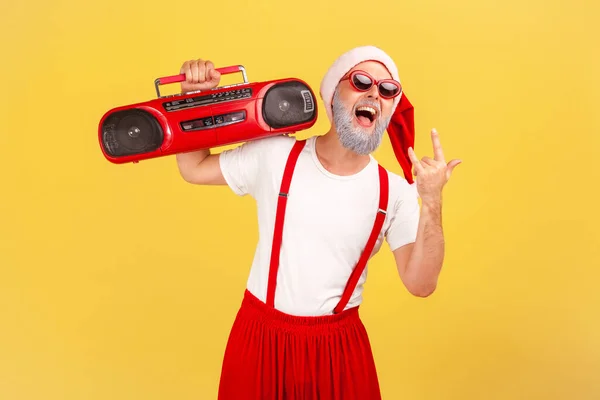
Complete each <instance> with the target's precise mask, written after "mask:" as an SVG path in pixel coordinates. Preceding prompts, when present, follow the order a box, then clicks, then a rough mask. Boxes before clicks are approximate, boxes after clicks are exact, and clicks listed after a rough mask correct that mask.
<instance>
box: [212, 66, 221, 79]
mask: <svg viewBox="0 0 600 400" xmlns="http://www.w3.org/2000/svg"><path fill="white" fill-rule="evenodd" d="M210 74H211V76H210V79H212V80H213V81H215V82H218V81H219V79H221V73H220V72H219V71H217V70H216V69H213V70H212V71H211V72H210Z"/></svg>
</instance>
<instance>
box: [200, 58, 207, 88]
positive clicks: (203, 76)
mask: <svg viewBox="0 0 600 400" xmlns="http://www.w3.org/2000/svg"><path fill="white" fill-rule="evenodd" d="M204 81H206V64H205V63H204V61H202V59H200V60H198V82H200V83H203V82H204Z"/></svg>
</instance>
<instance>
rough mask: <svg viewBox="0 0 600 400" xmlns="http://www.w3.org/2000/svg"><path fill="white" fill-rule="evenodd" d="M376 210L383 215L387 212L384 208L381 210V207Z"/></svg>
mask: <svg viewBox="0 0 600 400" xmlns="http://www.w3.org/2000/svg"><path fill="white" fill-rule="evenodd" d="M377 212H380V213H382V214H383V215H386V214H387V211H385V210H383V209H381V208H380V209H379V210H378V211H377Z"/></svg>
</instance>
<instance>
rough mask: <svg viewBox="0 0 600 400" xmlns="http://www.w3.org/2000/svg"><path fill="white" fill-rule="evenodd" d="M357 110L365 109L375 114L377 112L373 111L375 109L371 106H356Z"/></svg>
mask: <svg viewBox="0 0 600 400" xmlns="http://www.w3.org/2000/svg"><path fill="white" fill-rule="evenodd" d="M357 111H367V112H370V113H371V115H375V114H376V113H377V112H376V111H375V109H374V108H371V107H365V106H363V107H358V108H357Z"/></svg>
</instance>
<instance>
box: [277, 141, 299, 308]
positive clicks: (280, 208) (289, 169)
mask: <svg viewBox="0 0 600 400" xmlns="http://www.w3.org/2000/svg"><path fill="white" fill-rule="evenodd" d="M305 144H306V141H305V140H297V141H296V143H294V147H292V150H291V152H290V155H289V156H288V159H287V163H286V165H285V170H284V171H283V179H282V180H281V190H280V191H279V199H278V201H277V214H276V215H275V231H274V233H273V246H272V247H271V265H270V267H269V283H268V286H267V305H268V306H270V307H275V287H276V286H277V271H278V270H279V253H280V250H281V237H282V236H283V220H284V218H285V207H286V206H287V199H288V194H289V189H290V183H291V182H292V175H293V174H294V168H295V167H296V161H298V157H299V156H300V152H301V151H302V149H303V148H304V145H305Z"/></svg>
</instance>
